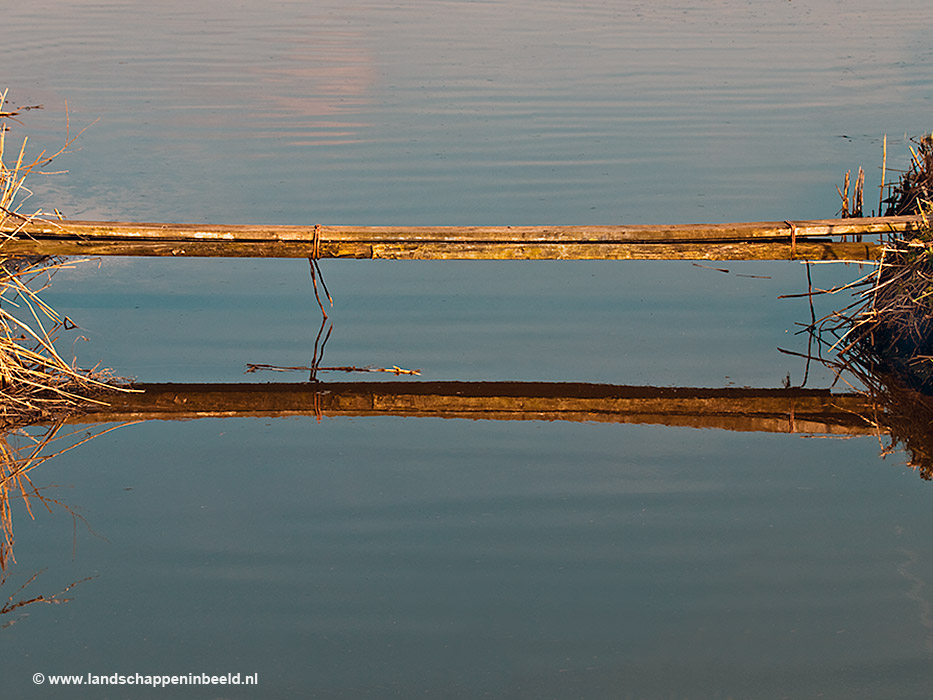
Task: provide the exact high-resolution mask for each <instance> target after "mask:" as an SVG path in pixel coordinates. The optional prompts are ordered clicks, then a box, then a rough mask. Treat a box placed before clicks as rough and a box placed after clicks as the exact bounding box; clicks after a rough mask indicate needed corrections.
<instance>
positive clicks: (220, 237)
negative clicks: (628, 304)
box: [23, 216, 921, 244]
mask: <svg viewBox="0 0 933 700" xmlns="http://www.w3.org/2000/svg"><path fill="white" fill-rule="evenodd" d="M920 221H921V218H920V217H919V216H891V217H872V218H861V219H818V220H806V221H753V222H740V223H720V224H704V223H700V224H677V225H618V226H330V225H322V226H271V225H270V226H264V225H201V224H172V223H133V222H115V221H36V222H34V223H32V224H29V225H28V226H26V227H25V228H24V229H23V231H24V233H27V234H29V235H32V236H36V237H38V236H42V237H68V238H78V239H105V240H106V239H118V240H139V239H150V240H171V241H190V240H200V241H208V240H211V241H305V242H312V241H313V240H314V238H315V232H317V234H318V236H319V238H320V240H321V242H322V243H323V242H330V243H334V242H353V243H364V244H370V243H418V242H443V243H494V242H500V243H504V242H508V243H513V244H516V243H529V242H533V243H554V244H557V243H697V242H701V241H745V240H757V239H785V238H790V237H791V235H792V234H793V235H794V236H795V237H796V238H797V239H798V240H800V239H802V238H807V237H828V236H843V235H870V234H880V233H900V232H904V231H909V230H912V229H915V228H917V227H918V225H919V223H920Z"/></svg>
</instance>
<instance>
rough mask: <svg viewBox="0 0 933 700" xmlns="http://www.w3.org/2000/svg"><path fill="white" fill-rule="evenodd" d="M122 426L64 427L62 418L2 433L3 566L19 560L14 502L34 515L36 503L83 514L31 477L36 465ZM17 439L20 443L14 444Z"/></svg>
mask: <svg viewBox="0 0 933 700" xmlns="http://www.w3.org/2000/svg"><path fill="white" fill-rule="evenodd" d="M118 427H122V426H113V427H110V428H105V429H103V430H99V431H97V432H87V431H86V430H77V431H71V432H68V431H64V432H63V424H62V423H61V422H59V423H55V424H53V425H51V426H50V427H46V428H43V429H42V430H41V432H39V433H38V434H34V431H26V430H19V431H17V432H16V434H15V436H14V435H10V434H3V435H0V570H5V569H6V567H7V565H8V564H9V563H11V562H13V561H15V559H14V557H13V544H14V536H13V504H14V503H15V502H17V501H22V503H23V506H24V507H25V509H26V512H27V513H28V514H29V516H30V517H31V518H34V517H35V515H34V507H35V506H40V507H42V508H45V509H46V510H52V508H53V507H56V506H57V507H59V508H62V509H64V510H65V511H67V512H68V513H69V514H70V515H71V516H72V518H74V519H75V520H76V521H77V520H81V519H82V518H81V516H80V515H78V514H76V513H75V512H74V511H72V510H71V508H69V507H68V506H67V505H65V504H63V503H61V502H60V501H58V500H56V499H54V498H52V497H50V496H49V495H47V494H46V493H44V490H43V489H42V488H41V487H38V486H36V484H35V483H33V481H32V479H31V478H30V472H32V470H33V469H35V468H36V467H38V466H40V465H42V464H44V463H45V462H48V461H49V460H50V459H54V458H56V457H58V456H60V455H62V454H64V453H65V452H68V451H69V450H73V449H74V448H76V447H78V446H80V445H83V444H84V443H86V442H88V441H89V440H92V439H94V438H95V437H97V436H99V435H103V434H104V433H108V432H110V431H111V430H115V429H116V428H118ZM14 442H16V443H19V444H14Z"/></svg>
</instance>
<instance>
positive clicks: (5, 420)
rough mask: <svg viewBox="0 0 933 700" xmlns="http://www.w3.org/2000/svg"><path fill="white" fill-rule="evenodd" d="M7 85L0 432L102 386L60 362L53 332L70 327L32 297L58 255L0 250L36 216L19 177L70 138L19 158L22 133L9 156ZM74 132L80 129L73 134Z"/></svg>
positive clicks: (1, 179) (0, 237)
mask: <svg viewBox="0 0 933 700" xmlns="http://www.w3.org/2000/svg"><path fill="white" fill-rule="evenodd" d="M6 95H7V93H6V91H3V92H2V93H0V430H10V429H15V428H17V427H20V426H22V425H26V424H29V423H34V422H39V421H48V420H51V419H54V418H56V417H57V416H59V415H61V414H62V413H64V412H69V411H74V410H77V409H78V408H80V407H81V406H82V405H84V404H86V402H87V401H89V400H92V399H90V398H89V397H90V396H91V395H93V394H94V393H95V392H96V391H98V390H99V389H102V388H104V387H105V385H106V381H107V379H108V377H107V376H104V375H102V374H95V373H94V372H84V371H80V370H78V369H76V368H75V367H74V366H73V365H71V364H69V363H68V362H66V361H65V360H64V359H63V358H62V357H61V356H60V355H59V354H58V352H57V351H56V349H55V339H56V334H57V333H58V332H59V331H60V330H61V329H63V328H68V327H69V326H72V325H73V324H71V322H70V321H69V320H68V319H67V318H63V317H61V316H59V315H58V314H57V313H56V312H55V311H54V310H53V309H52V308H51V307H49V306H48V305H47V304H46V303H45V302H43V301H42V299H41V298H40V297H39V292H41V291H42V289H44V288H45V284H42V285H40V286H39V288H38V289H37V288H36V287H37V284H36V282H37V280H40V281H41V280H43V279H44V280H48V279H49V278H50V276H51V274H52V273H53V272H54V271H55V270H56V269H59V268H61V267H63V266H65V263H64V262H62V261H58V260H54V259H51V258H43V257H26V258H24V257H11V256H7V255H4V254H3V243H4V239H6V238H10V237H12V236H14V235H16V234H17V233H19V232H20V230H21V229H22V227H23V225H25V224H26V223H28V222H30V221H32V220H34V219H35V218H36V217H38V216H41V215H42V212H41V211H36V212H34V213H33V214H24V213H23V211H22V208H23V204H24V202H25V201H26V200H27V199H28V198H29V196H30V195H31V192H30V191H29V190H28V189H27V187H26V178H27V177H28V176H29V175H30V174H31V173H33V172H35V171H36V170H37V169H38V168H40V167H43V166H45V165H47V164H48V163H50V162H51V161H52V160H54V159H55V158H56V157H58V156H59V155H61V154H62V153H64V152H65V150H66V149H67V148H68V146H69V145H70V144H71V143H72V142H73V141H74V138H77V137H69V136H68V135H67V133H66V136H65V144H64V145H63V146H62V148H60V149H59V150H58V151H56V152H55V153H53V154H51V155H47V153H46V151H42V152H41V153H39V155H38V156H36V157H34V158H33V157H30V158H27V157H26V143H27V139H26V138H23V140H22V142H21V144H20V145H19V147H18V148H14V149H13V155H12V157H8V155H7V145H8V139H7V134H8V132H9V126H8V125H7V121H8V120H10V119H15V117H16V115H17V114H19V112H17V111H4V104H5V101H6ZM79 135H80V134H79Z"/></svg>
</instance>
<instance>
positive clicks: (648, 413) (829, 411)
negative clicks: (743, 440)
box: [73, 381, 872, 435]
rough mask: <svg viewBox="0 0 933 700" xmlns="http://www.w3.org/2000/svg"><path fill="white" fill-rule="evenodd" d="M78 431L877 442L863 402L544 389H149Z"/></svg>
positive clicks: (786, 395) (758, 394)
mask: <svg viewBox="0 0 933 700" xmlns="http://www.w3.org/2000/svg"><path fill="white" fill-rule="evenodd" d="M136 388H138V389H142V390H143V391H142V392H141V393H131V394H124V393H119V394H118V393H115V394H112V395H107V396H105V397H102V398H103V400H105V401H107V402H109V403H110V406H109V407H108V408H102V409H100V410H98V411H97V412H95V413H92V414H90V415H86V416H81V417H77V418H75V419H74V421H73V422H81V423H87V422H118V421H130V420H190V419H194V418H213V417H234V416H244V417H245V416H292V415H311V416H313V415H318V416H325V417H337V416H399V417H422V418H468V419H473V420H545V421H554V420H563V421H595V422H605V423H648V424H659V425H671V426H689V427H694V428H720V429H724V430H738V431H763V432H779V433H829V434H832V433H838V434H856V435H858V434H868V433H870V432H872V430H871V429H870V427H869V426H868V425H867V423H866V422H865V421H864V420H863V419H861V418H859V417H858V416H857V415H856V414H857V413H858V412H859V411H863V412H864V411H865V410H866V403H865V400H864V399H863V398H862V397H860V396H857V395H854V394H832V393H830V392H829V391H824V390H805V389H692V388H664V387H630V386H614V385H609V384H574V383H544V382H398V381H392V382H333V383H330V382H327V383H319V384H311V383H303V384H140V385H137V386H136Z"/></svg>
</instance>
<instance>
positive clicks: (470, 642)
mask: <svg viewBox="0 0 933 700" xmlns="http://www.w3.org/2000/svg"><path fill="white" fill-rule="evenodd" d="M881 5H882V3H869V2H867V1H865V0H855V2H852V1H850V2H845V3H844V2H835V1H832V2H815V1H810V2H807V1H803V0H793V1H792V2H787V1H786V0H780V1H778V0H774V1H773V2H739V1H737V0H716V1H715V2H707V3H689V2H684V1H683V0H663V1H661V2H644V3H638V2H627V1H626V2H600V1H593V2H582V3H573V4H566V3H557V2H547V1H545V2H531V1H529V0H515V1H507V0H501V1H496V0H490V1H488V2H465V1H459V2H458V1H447V2H445V1H440V2H438V1H433V2H428V1H426V0H425V1H421V2H418V1H408V0H406V1H404V2H401V3H383V2H362V3H345V2H341V3H338V2H335V1H332V0H326V1H322V2H258V1H256V0H246V1H245V2H241V3H239V4H236V5H231V4H230V3H224V2H216V1H212V0H195V1H191V0H186V1H185V2H181V1H180V0H179V1H173V0H165V1H160V0H155V1H149V2H117V1H114V2H108V1H106V0H105V1H103V2H96V3H88V2H83V1H79V0H74V1H72V2H68V1H65V0H48V1H46V0H33V2H30V3H21V4H20V6H17V7H11V8H7V9H6V10H5V12H4V29H5V32H4V33H5V35H6V36H8V37H16V42H15V51H10V52H7V53H6V54H5V56H4V71H3V73H4V76H3V85H5V86H8V87H9V89H10V93H9V95H8V100H9V101H10V102H11V103H12V105H14V106H24V105H35V104H43V105H44V109H42V110H33V111H29V112H27V113H25V114H24V115H23V124H22V126H19V125H17V131H15V132H14V133H13V136H14V137H16V136H18V135H19V134H20V133H28V134H29V136H30V143H31V144H32V148H33V149H35V150H36V151H38V149H41V148H46V147H47V148H57V147H58V146H59V145H60V143H61V140H62V138H63V136H64V121H65V103H66V101H67V105H68V111H69V114H70V128H71V132H72V133H74V132H76V131H78V130H80V129H81V128H83V127H85V126H87V125H89V124H91V122H94V120H95V119H99V121H97V122H96V123H94V124H93V126H91V127H90V128H89V129H88V130H87V131H86V132H85V133H84V134H82V136H81V137H80V139H79V140H78V142H77V143H76V144H75V145H76V147H78V148H79V150H76V151H75V152H72V153H70V154H68V155H66V156H63V158H62V159H61V160H60V161H59V163H60V166H61V168H65V169H67V170H68V173H67V174H63V175H55V176H48V177H41V178H38V179H35V180H34V181H33V182H32V189H33V190H34V192H35V195H34V197H33V199H31V200H29V202H28V203H27V204H26V205H25V208H27V209H39V208H46V209H51V208H52V207H57V208H58V209H60V210H61V211H63V212H64V213H65V214H66V215H68V216H71V217H75V218H114V219H127V220H157V221H158V220H162V221H165V220H170V221H190V222H236V223H247V222H267V223H302V224H308V223H325V224H326V223H340V224H353V223H359V224H450V225H458V224H463V225H467V224H534V223H555V224H558V223H561V224H572V223H579V224H583V223H617V222H629V223H680V222H691V221H735V220H768V219H778V220H782V219H786V218H808V217H813V218H816V217H827V216H832V215H833V214H834V213H835V211H836V210H837V208H838V204H837V202H838V196H837V195H836V193H835V185H836V184H838V183H841V180H842V175H843V174H844V173H845V171H846V170H850V169H852V170H855V169H857V168H858V167H859V166H860V165H861V166H863V167H865V168H866V170H867V173H868V175H867V177H868V182H867V187H866V192H867V193H868V194H867V195H866V203H867V206H868V207H869V208H871V207H873V206H876V196H877V189H876V188H877V185H878V178H879V174H878V172H877V169H876V166H877V165H878V164H879V163H880V157H881V145H880V144H881V139H882V137H883V136H884V135H885V134H887V135H888V142H889V163H888V165H889V167H897V166H898V165H899V164H900V165H903V163H904V162H906V157H907V148H906V144H907V143H908V142H907V140H906V139H907V137H910V136H915V135H917V134H919V133H921V132H923V131H925V130H928V129H929V128H930V126H931V125H930V121H929V113H930V107H931V97H930V96H931V94H933V93H931V91H930V79H929V76H930V75H931V71H930V69H931V67H933V66H931V63H933V52H931V50H930V44H929V32H930V29H931V28H933V9H930V8H928V7H927V6H926V5H925V4H923V3H916V2H908V1H907V0H892V1H891V2H888V3H886V4H883V5H884V7H882V6H881ZM722 267H723V269H728V270H729V272H728V273H722V272H717V271H715V270H710V269H706V268H701V267H696V266H693V265H691V264H690V263H673V262H671V263H612V264H610V263H560V264H557V263H481V262H476V263H437V264H435V263H425V262H418V263H399V262H396V263H391V262H364V261H325V262H324V263H323V268H324V273H325V275H326V277H327V282H328V286H329V287H330V290H331V292H332V293H333V295H334V298H335V300H336V304H335V308H334V311H333V312H332V313H331V318H332V320H333V324H334V331H333V335H332V337H331V340H330V341H329V343H328V345H327V355H326V358H327V362H326V363H325V364H338V365H345V364H356V365H370V364H374V365H381V366H391V365H399V366H402V367H410V368H420V369H421V370H422V371H423V377H424V378H425V379H432V380H468V381H478V380H488V379H503V380H534V381H586V382H597V383H614V384H646V385H662V386H711V387H724V386H732V385H738V386H746V385H747V386H754V387H778V386H780V385H781V382H782V380H783V379H784V378H785V377H786V376H787V375H790V378H791V380H792V381H793V382H795V383H796V382H800V381H801V379H802V376H803V372H804V366H803V364H802V362H800V361H798V360H796V359H794V358H792V357H789V356H787V355H782V354H780V353H779V352H778V351H777V348H778V347H784V348H790V349H795V350H798V351H800V350H803V349H805V343H804V342H803V341H802V340H801V338H800V337H798V336H796V335H795V332H796V330H797V326H796V325H795V324H796V323H797V322H799V321H806V320H807V319H808V318H809V309H808V307H807V305H806V303H805V302H802V301H800V300H779V299H777V297H778V295H780V294H783V293H788V292H797V291H802V289H803V288H804V287H805V285H806V273H805V270H804V268H803V267H802V266H800V265H799V264H796V263H794V264H791V263H787V264H783V263H757V264H753V263H730V264H728V265H724V266H722ZM814 274H815V276H816V277H815V279H816V281H817V282H818V283H819V284H827V285H828V284H831V283H832V282H834V281H841V280H847V279H852V278H853V277H854V276H855V275H857V274H859V270H858V269H857V268H855V267H848V268H845V267H841V266H839V267H833V268H825V267H821V268H819V269H817V270H815V271H814ZM750 275H753V276H754V277H753V276H750ZM46 299H47V300H48V301H49V302H50V303H52V305H53V306H55V307H56V308H57V309H59V310H60V311H61V312H62V313H65V314H67V315H68V316H70V317H71V318H73V319H74V320H75V321H76V322H77V323H78V324H79V325H80V326H81V330H80V331H78V332H75V333H72V334H70V335H68V336H67V337H63V338H62V345H61V347H62V349H63V351H64V352H65V353H66V354H68V353H70V352H72V351H73V352H74V354H76V355H77V356H78V359H79V362H80V363H81V364H83V365H93V364H95V363H97V362H101V363H102V364H103V365H104V366H107V367H112V368H113V369H114V370H115V371H116V372H117V373H118V374H120V375H122V376H127V377H135V378H138V379H139V380H140V381H146V382H162V381H166V382H167V381H185V382H237V381H274V380H275V381H277V380H283V379H284V380H288V381H300V379H301V376H300V375H286V376H279V375H270V376H257V375H249V376H246V377H244V375H243V371H244V369H245V365H246V363H248V362H258V363H271V364H282V365H305V364H308V363H309V362H310V361H311V354H312V348H313V344H314V339H315V335H316V333H317V330H318V326H319V322H320V316H319V311H318V310H317V307H316V305H315V302H314V299H313V295H312V292H311V287H310V279H309V277H308V270H307V262H302V261H258V260H256V261H250V260H237V261H230V260H215V261H196V260H129V259H106V260H103V261H101V263H100V264H99V265H98V264H97V263H96V262H94V263H84V264H81V265H79V266H77V267H76V268H75V269H73V270H66V271H62V272H61V273H59V274H58V275H57V276H56V278H55V279H54V282H53V285H52V287H51V288H50V289H49V290H48V291H47V293H46ZM831 301H834V300H831ZM79 336H80V338H79ZM335 378H337V379H344V378H345V377H343V376H338V377H335ZM366 378H367V379H368V378H369V377H366ZM830 381H831V378H830V377H828V376H827V375H826V373H825V372H819V371H815V370H814V371H812V372H811V376H810V384H809V385H810V386H821V387H825V386H828V385H829V383H830ZM880 449H881V448H880V446H879V443H878V441H877V440H876V439H874V438H853V439H849V440H838V439H833V440H829V439H803V438H801V437H799V436H793V435H774V434H755V433H751V434H746V433H728V432H721V431H712V430H694V429H685V428H670V427H663V426H636V425H612V424H586V423H582V424H570V423H559V422H543V421H526V422H492V421H464V420H443V419H411V418H404V419H401V418H355V419H347V418H325V419H324V420H323V421H321V422H320V423H319V422H317V421H316V420H315V419H314V418H313V417H308V418H287V419H286V418H280V419H273V418H270V419H258V418H252V419H250V418H238V419H204V420H199V421H190V422H147V423H142V424H138V425H134V426H129V427H125V428H122V429H119V430H117V431H114V432H111V433H109V434H107V435H106V436H103V437H100V438H98V439H95V440H93V441H91V442H88V443H87V444H85V445H82V446H81V447H80V448H78V449H75V450H73V451H71V452H68V453H67V454H64V455H62V456H61V457H59V458H57V459H55V460H53V461H51V462H49V463H47V464H45V465H43V466H42V467H41V470H37V471H36V472H34V479H35V480H36V481H37V482H38V483H39V485H45V484H49V485H56V486H57V488H56V489H55V490H54V491H53V492H52V493H54V495H55V497H56V498H58V499H59V500H61V501H62V502H63V503H65V504H67V505H68V506H69V507H71V508H72V509H74V510H75V512H77V513H78V514H80V515H81V516H83V518H84V519H85V520H86V522H87V527H86V526H85V525H84V524H83V523H82V522H80V521H79V522H78V524H77V527H76V528H74V527H73V519H72V517H71V515H69V513H68V512H67V511H65V510H63V509H61V508H58V509H55V510H53V511H52V512H51V513H48V512H45V511H43V510H38V511H37V512H36V513H35V515H36V518H35V520H32V519H30V518H29V516H28V514H27V513H26V512H25V510H24V509H23V508H21V507H19V506H16V509H15V516H16V521H15V522H16V537H17V541H16V556H17V564H16V566H15V567H13V568H12V569H11V570H9V571H8V572H7V575H8V578H9V580H8V581H7V582H6V583H5V584H4V585H3V593H4V599H5V597H6V596H8V595H12V594H13V592H14V591H15V590H16V588H17V587H18V586H19V585H21V584H22V583H23V582H25V581H26V580H27V579H28V578H29V576H31V575H32V573H33V572H35V571H38V570H44V573H43V574H42V576H41V577H40V578H39V579H38V580H37V581H36V582H35V583H33V584H31V585H30V586H29V588H27V591H31V592H32V594H34V595H37V594H39V593H46V594H48V593H53V592H55V591H58V590H61V589H62V588H64V587H65V586H67V585H68V584H70V583H71V582H73V581H76V580H79V579H83V578H85V577H87V576H92V575H93V576H96V578H94V579H93V580H91V581H87V582H85V583H82V584H80V585H79V586H77V587H76V588H75V589H74V590H73V591H70V592H69V595H70V596H72V597H73V598H74V599H73V600H72V601H71V602H69V603H67V604H65V605H57V606H43V605H41V604H35V605H32V606H29V607H27V608H23V609H21V610H20V611H17V613H14V614H13V615H12V616H10V617H11V619H15V624H14V625H12V626H9V627H7V628H5V629H2V630H0V648H2V655H0V670H2V672H3V679H4V681H3V682H4V697H7V696H9V697H11V698H48V697H53V696H54V697H62V698H94V699H95V700H96V699H98V698H147V697H153V698H155V697H160V698H164V697H173V698H174V697H177V698H206V699H215V698H256V697H262V698H305V697H322V698H325V697H347V698H382V697H402V698H407V697H416V696H419V697H420V696H426V695H427V696H435V697H450V698H474V697H496V698H559V699H560V700H564V699H566V698H587V699H589V698H652V699H653V698H663V699H668V698H784V697H790V698H798V697H824V698H840V699H843V698H845V699H849V698H866V699H868V698H879V697H891V698H894V697H896V698H928V697H929V688H930V687H933V613H931V609H933V607H931V606H933V590H931V586H933V547H931V545H930V542H929V537H928V533H929V529H930V522H931V516H930V498H931V493H930V491H929V488H928V487H927V484H926V483H925V482H922V481H921V480H920V479H919V478H918V477H917V475H916V474H915V473H914V472H913V471H911V470H910V469H909V468H907V467H906V466H904V463H905V458H904V456H903V455H899V454H898V455H893V456H890V457H888V458H887V459H885V460H882V459H880V458H879V452H880ZM88 528H90V529H91V530H90V531H89V529H88ZM18 613H23V614H24V615H25V614H26V613H28V615H26V616H23V617H18V616H17V614H18ZM36 672H42V673H45V674H87V673H92V674H97V675H109V674H114V673H120V674H135V673H137V672H138V673H141V674H169V675H171V674H187V673H210V674H222V673H238V672H239V673H242V674H247V673H258V674H259V688H258V689H255V688H253V689H251V688H245V687H229V686H228V687H222V686H215V687H176V688H167V689H151V688H139V687H131V686H123V687H116V688H107V687H103V688H101V687H98V688H83V689H79V688H50V687H49V686H48V685H42V686H37V685H34V684H33V682H32V676H33V674H34V673H36Z"/></svg>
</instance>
